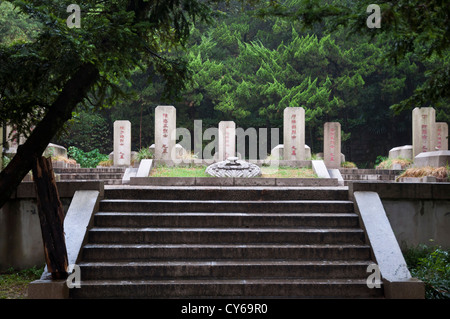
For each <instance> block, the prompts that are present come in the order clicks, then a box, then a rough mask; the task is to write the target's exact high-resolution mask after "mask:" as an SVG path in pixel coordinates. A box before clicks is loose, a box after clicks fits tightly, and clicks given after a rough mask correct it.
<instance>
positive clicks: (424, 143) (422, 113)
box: [412, 107, 436, 158]
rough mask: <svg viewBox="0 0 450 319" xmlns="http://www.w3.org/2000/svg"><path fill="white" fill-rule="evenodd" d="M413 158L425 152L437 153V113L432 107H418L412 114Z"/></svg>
mask: <svg viewBox="0 0 450 319" xmlns="http://www.w3.org/2000/svg"><path fill="white" fill-rule="evenodd" d="M412 117H413V119H412V121H413V123H412V124H413V125H412V134H413V158H414V157H416V156H417V155H419V154H420V153H423V152H432V151H435V143H436V127H435V124H436V122H435V119H436V112H435V110H434V108H432V107H422V108H418V107H416V108H415V109H414V110H413V112H412Z"/></svg>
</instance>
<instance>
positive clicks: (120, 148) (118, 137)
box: [113, 121, 131, 166]
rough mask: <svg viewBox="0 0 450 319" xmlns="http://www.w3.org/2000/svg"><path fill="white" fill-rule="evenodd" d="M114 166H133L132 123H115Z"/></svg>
mask: <svg viewBox="0 0 450 319" xmlns="http://www.w3.org/2000/svg"><path fill="white" fill-rule="evenodd" d="M113 152H114V166H130V165H131V123H130V121H115V122H114V151H113Z"/></svg>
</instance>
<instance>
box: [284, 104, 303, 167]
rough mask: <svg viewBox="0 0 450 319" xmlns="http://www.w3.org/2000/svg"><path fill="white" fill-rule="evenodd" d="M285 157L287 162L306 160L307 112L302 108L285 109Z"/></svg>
mask: <svg viewBox="0 0 450 319" xmlns="http://www.w3.org/2000/svg"><path fill="white" fill-rule="evenodd" d="M283 125H284V126H283V133H284V137H283V140H284V143H283V145H284V156H283V158H284V159H285V160H297V161H304V160H305V110H304V109H303V108H302V107H287V108H285V109H284V123H283Z"/></svg>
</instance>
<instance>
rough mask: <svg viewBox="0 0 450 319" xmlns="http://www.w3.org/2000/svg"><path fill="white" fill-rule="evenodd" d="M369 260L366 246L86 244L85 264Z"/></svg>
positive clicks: (368, 251)
mask: <svg viewBox="0 0 450 319" xmlns="http://www.w3.org/2000/svg"><path fill="white" fill-rule="evenodd" d="M238 258H240V259H241V260H247V259H272V260H369V259H370V246H368V245H323V244H317V245H301V244H297V245H295V244H242V245H239V244H215V245H214V244H190V245H188V244H159V245H158V244H88V245H86V246H85V247H84V249H83V260H85V261H139V260H185V261H186V260H205V259H206V260H210V259H213V260H228V259H238Z"/></svg>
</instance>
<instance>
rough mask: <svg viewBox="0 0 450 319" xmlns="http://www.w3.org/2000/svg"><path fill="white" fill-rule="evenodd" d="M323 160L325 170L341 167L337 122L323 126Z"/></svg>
mask: <svg viewBox="0 0 450 319" xmlns="http://www.w3.org/2000/svg"><path fill="white" fill-rule="evenodd" d="M323 160H324V162H325V166H326V167H327V168H339V167H341V124H340V123H338V122H327V123H325V125H324V131H323Z"/></svg>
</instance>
